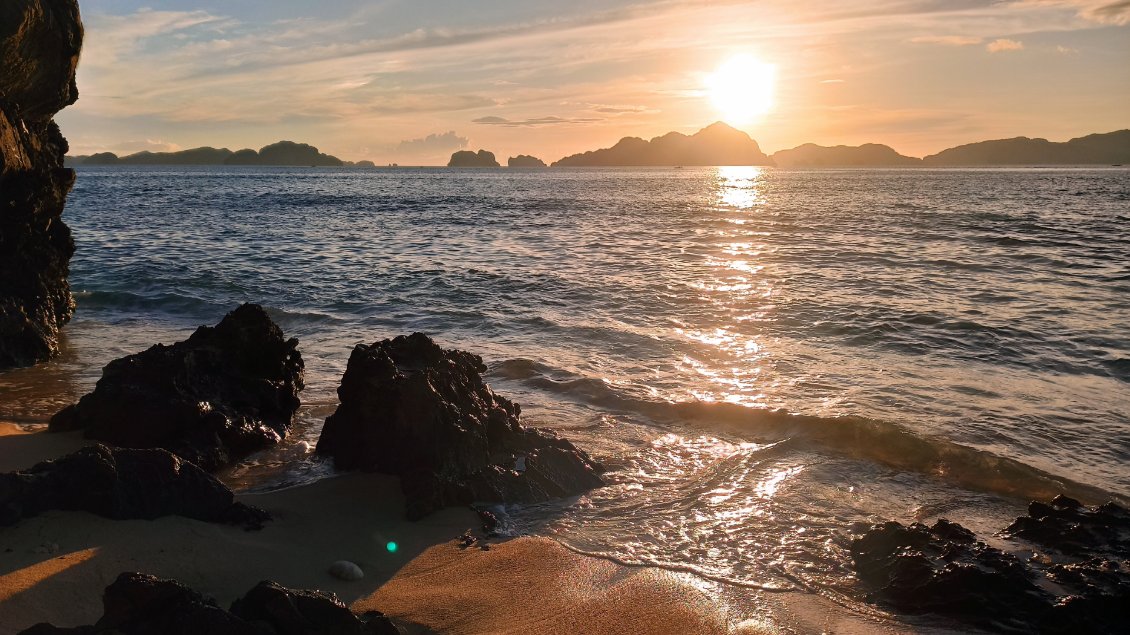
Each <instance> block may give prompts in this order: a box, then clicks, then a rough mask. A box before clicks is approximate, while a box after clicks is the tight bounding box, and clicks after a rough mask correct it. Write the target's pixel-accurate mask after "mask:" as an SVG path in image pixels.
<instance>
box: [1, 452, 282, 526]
mask: <svg viewBox="0 0 1130 635" xmlns="http://www.w3.org/2000/svg"><path fill="white" fill-rule="evenodd" d="M52 509H60V510H67V511H85V512H90V513H92V514H97V515H99V516H104V517H106V518H112V519H115V520H126V519H134V518H138V519H153V518H159V517H161V516H172V515H176V516H185V517H188V518H194V519H196V520H203V521H208V522H224V523H232V524H240V525H244V526H247V527H251V528H254V527H260V526H262V524H263V522H264V521H266V520H267V519H269V518H270V515H269V514H267V513H266V512H264V511H262V510H259V509H255V508H253V507H248V506H246V505H244V504H242V503H237V502H235V499H234V496H233V495H232V491H231V490H230V489H228V488H227V486H226V485H224V484H223V483H221V482H220V481H219V480H217V479H216V478H215V477H213V476H212V475H210V474H208V473H207V472H205V471H203V470H201V469H200V468H198V467H196V466H195V465H193V464H191V463H189V462H187V461H185V460H183V459H181V458H179V457H177V456H175V455H173V454H170V453H169V452H166V451H165V450H125V449H113V448H108V447H106V446H103V445H95V446H91V447H88V448H83V449H81V450H79V451H77V452H75V453H73V454H68V455H67V456H64V457H63V458H60V459H56V460H54V461H47V462H44V463H40V464H38V465H36V466H34V467H32V468H31V469H29V470H25V471H22V472H10V473H7V474H0V525H11V524H14V523H16V522H18V521H19V520H20V519H21V518H30V517H32V516H37V515H39V514H41V513H43V512H45V511H48V510H52Z"/></svg>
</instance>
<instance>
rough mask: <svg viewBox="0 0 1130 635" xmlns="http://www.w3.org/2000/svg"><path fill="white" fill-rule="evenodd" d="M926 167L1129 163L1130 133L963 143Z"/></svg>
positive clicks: (934, 156)
mask: <svg viewBox="0 0 1130 635" xmlns="http://www.w3.org/2000/svg"><path fill="white" fill-rule="evenodd" d="M922 162H923V163H925V164H926V165H945V166H958V165H1086V164H1121V163H1130V130H1117V131H1115V132H1107V133H1101V134H1090V135H1087V136H1085V137H1078V138H1075V139H1071V140H1070V141H1065V142H1062V143H1057V142H1055V141H1048V140H1047V139H1029V138H1028V137H1015V138H1012V139H996V140H993V141H981V142H979V143H967V144H965V145H960V146H957V147H956V148H949V149H948V150H942V151H941V152H939V153H937V154H932V155H930V156H928V157H925V158H924V159H922Z"/></svg>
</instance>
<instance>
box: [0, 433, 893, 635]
mask: <svg viewBox="0 0 1130 635" xmlns="http://www.w3.org/2000/svg"><path fill="white" fill-rule="evenodd" d="M81 445H83V440H82V439H81V438H79V437H77V436H75V435H71V434H48V433H46V432H42V431H28V430H27V429H25V428H23V427H19V426H16V425H14V424H0V468H3V469H4V470H6V471H8V470H13V469H22V468H26V467H29V466H30V465H32V464H34V463H36V462H38V461H41V460H45V459H50V458H53V457H57V456H61V455H63V454H65V453H67V452H70V451H73V450H74V449H76V448H77V447H80V446H81ZM239 500H241V501H242V502H245V503H248V504H252V505H256V506H259V507H262V508H264V509H267V510H269V511H270V512H271V513H272V514H273V515H274V517H275V520H274V521H273V522H270V523H268V524H267V526H266V527H265V528H264V529H263V530H261V531H252V532H248V531H244V530H242V529H240V528H236V527H229V526H224V525H217V524H209V523H204V522H199V521H195V520H190V519H187V518H181V517H166V518H161V519H159V520H155V521H140V520H132V521H114V520H108V519H104V518H101V517H98V516H94V515H91V514H86V513H77V512H57V511H56V512H49V513H46V514H43V515H41V516H38V517H35V518H31V519H26V520H24V521H22V522H20V523H19V524H17V525H15V526H12V527H5V528H2V529H0V616H3V617H2V619H0V635H7V634H9V633H16V632H19V631H20V630H21V629H24V628H26V627H28V626H31V625H32V624H35V623H37V622H41V621H51V622H52V623H54V624H56V625H59V626H75V625H80V624H90V623H93V622H94V621H96V620H97V619H98V617H99V616H100V615H101V612H102V607H101V594H102V589H103V588H104V587H105V586H106V585H108V584H109V583H110V582H111V581H113V579H114V578H115V577H116V576H117V575H118V574H119V573H121V572H123V571H142V572H145V573H151V574H153V575H157V576H160V577H167V578H173V579H176V580H179V581H180V582H182V583H184V584H186V585H188V586H190V587H192V588H194V589H197V590H199V591H201V592H203V593H205V594H207V595H210V596H212V597H214V598H215V599H216V600H217V601H218V602H219V603H220V604H221V605H222V606H226V605H228V604H229V603H230V602H231V601H232V600H234V599H236V598H238V597H240V596H242V595H243V594H244V593H245V592H246V591H247V590H248V589H250V588H251V587H252V586H254V585H255V584H256V583H257V582H259V581H260V580H264V579H271V580H274V581H276V582H279V583H280V584H283V585H285V586H289V587H293V588H318V589H322V590H325V591H330V592H333V593H336V594H337V595H338V596H339V597H340V598H341V599H342V600H343V601H345V602H346V603H348V604H350V605H351V608H353V609H354V610H355V611H358V612H360V611H365V610H370V609H377V610H380V611H382V612H384V613H386V614H388V615H390V616H392V617H393V618H394V619H396V620H397V622H398V624H399V625H401V626H402V627H403V628H405V629H406V630H408V631H409V632H415V633H429V632H440V633H466V634H471V633H561V632H572V633H649V632H655V633H760V632H802V633H803V632H812V633H815V632H841V633H843V632H859V633H863V632H876V631H887V632H899V631H901V630H904V629H903V628H901V627H898V626H896V625H893V624H891V623H888V622H885V621H882V620H875V621H873V620H870V619H866V618H863V617H860V616H858V615H854V614H851V613H849V612H848V611H846V610H843V609H840V608H839V607H837V606H836V605H834V604H832V603H830V602H828V601H826V600H823V599H821V598H818V597H816V596H807V595H803V594H797V593H786V594H768V595H759V594H756V593H753V592H751V593H750V595H749V596H748V597H744V598H735V597H733V594H732V593H730V594H729V595H728V596H725V597H723V596H720V595H718V594H717V593H716V592H715V591H713V590H712V588H711V587H710V586H709V585H708V584H706V583H704V582H703V581H701V580H697V579H695V578H693V577H691V576H689V575H685V574H678V573H673V572H669V571H665V570H660V569H654V568H642V567H626V566H622V565H619V564H616V563H613V562H611V561H608V560H604V559H600V558H594V557H589V556H584V555H579V554H577V553H574V552H572V551H569V550H568V549H566V548H565V547H563V546H561V545H559V544H558V543H556V542H554V541H552V540H549V539H546V538H533V537H525V538H518V539H513V540H509V541H505V542H501V543H493V544H491V545H490V547H489V549H487V550H484V549H482V548H480V547H479V546H475V547H471V548H469V549H463V548H460V547H459V546H458V545H457V544H456V541H455V540H454V539H455V538H456V537H457V536H459V535H460V534H462V533H463V532H464V531H466V530H467V529H472V528H475V527H476V526H477V525H478V520H477V518H476V516H475V515H474V514H473V513H472V512H471V511H470V510H466V509H458V508H448V509H444V510H442V511H440V512H438V513H435V514H433V515H431V516H429V517H428V518H426V519H424V520H422V521H419V522H407V521H405V520H403V515H402V511H401V510H402V508H403V507H402V506H403V498H402V496H401V493H400V488H399V486H398V482H397V480H396V479H395V478H392V477H388V476H382V475H375V474H356V473H355V474H347V475H343V476H339V477H335V478H330V479H325V480H321V481H318V482H316V483H313V484H311V485H306V486H302V487H295V488H291V489H287V490H281V491H275V492H270V493H263V494H247V495H240V496H239ZM389 542H396V543H397V546H398V548H397V549H396V551H395V552H390V551H389V549H388V548H387V545H388V543H389ZM341 559H347V560H351V561H353V562H356V563H357V564H358V565H360V566H361V567H362V569H363V570H364V571H365V577H364V579H362V580H360V581H356V582H345V581H341V580H338V579H336V578H334V577H332V576H330V575H329V573H328V572H327V569H328V567H329V565H330V564H331V563H333V562H334V561H337V560H341Z"/></svg>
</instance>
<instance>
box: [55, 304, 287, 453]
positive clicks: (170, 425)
mask: <svg viewBox="0 0 1130 635" xmlns="http://www.w3.org/2000/svg"><path fill="white" fill-rule="evenodd" d="M297 345H298V340H296V339H290V340H286V339H284V337H283V333H282V331H281V330H280V329H279V327H278V326H276V325H275V323H274V322H272V321H271V318H270V317H268V316H267V313H266V311H264V310H263V308H262V307H260V306H259V305H256V304H244V305H243V306H241V307H239V308H237V309H236V310H234V311H232V312H231V313H229V314H228V315H227V316H225V317H224V319H223V320H222V321H221V322H220V323H219V324H218V325H216V326H215V327H210V326H202V327H200V328H199V329H197V330H196V332H195V333H193V334H192V336H191V337H189V338H188V339H187V340H185V341H183V342H178V343H176V344H173V345H172V346H165V345H163V344H158V345H156V346H153V347H152V348H150V349H149V350H146V351H144V352H141V353H137V354H136V355H130V356H128V357H123V358H121V359H116V360H114V361H112V362H110V363H109V364H107V365H106V367H105V368H104V369H103V370H102V378H101V379H99V380H98V384H97V385H96V386H95V388H94V392H92V393H90V394H88V395H85V396H84V397H83V398H82V399H80V400H79V402H78V403H77V404H74V405H71V406H68V407H66V408H64V409H63V410H62V411H60V412H59V413H58V414H56V415H55V416H54V417H52V419H51V426H50V429H51V430H55V431H60V430H76V429H82V430H84V431H85V435H86V436H87V437H88V438H91V439H98V440H100V441H104V442H106V443H110V444H113V445H117V446H122V447H131V448H164V449H166V450H168V451H170V452H173V453H174V454H177V455H179V456H181V457H184V458H186V459H188V460H189V461H192V462H193V463H195V464H197V465H199V466H200V467H202V468H204V469H206V470H208V471H213V470H215V469H217V468H220V467H222V466H225V465H228V464H230V463H232V462H234V461H236V460H238V459H240V458H243V457H245V456H247V455H248V454H251V453H252V452H255V451H257V450H261V449H263V448H266V447H268V446H270V445H273V444H275V443H278V441H279V440H280V439H281V438H282V437H284V436H286V434H287V432H288V431H289V429H290V423H291V419H292V418H293V416H294V412H295V410H297V408H298V404H299V401H298V391H299V390H300V389H301V388H302V383H303V364H302V356H301V355H299V353H298V350H297Z"/></svg>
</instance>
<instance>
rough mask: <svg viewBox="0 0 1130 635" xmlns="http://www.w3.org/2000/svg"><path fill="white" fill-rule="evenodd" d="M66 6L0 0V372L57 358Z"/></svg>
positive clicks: (70, 8)
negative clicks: (59, 117) (58, 118)
mask: <svg viewBox="0 0 1130 635" xmlns="http://www.w3.org/2000/svg"><path fill="white" fill-rule="evenodd" d="M82 34H83V33H82V22H81V21H80V19H79V12H78V4H77V3H76V2H75V0H57V1H53V2H46V1H44V0H4V2H0V69H3V71H2V72H0V369H2V368H8V367H13V366H27V365H31V364H34V363H36V362H40V361H43V360H45V359H47V358H49V357H51V356H52V355H54V354H55V353H57V352H58V336H59V329H60V328H62V327H63V325H65V324H66V323H67V322H68V321H69V320H70V319H71V314H72V313H74V299H73V298H72V297H71V290H70V285H68V283H67V274H68V272H69V269H70V259H71V255H72V254H73V253H74V249H75V246H74V241H73V240H72V238H71V231H70V229H69V228H68V227H67V226H66V224H64V223H63V221H62V213H63V206H64V204H65V203H66V198H67V193H69V192H70V191H71V186H72V185H73V184H74V179H75V174H74V171H73V170H70V169H67V168H65V167H63V157H64V155H65V154H66V152H67V149H68V146H67V140H66V139H64V138H63V135H62V133H60V132H59V127H58V126H56V125H55V122H54V121H52V119H51V118H52V117H53V116H54V114H55V113H56V112H58V111H59V110H62V109H63V108H64V107H66V106H68V105H70V104H72V103H74V101H75V99H77V98H78V90H77V89H76V87H75V67H76V65H77V64H78V56H79V49H80V48H81V46H82Z"/></svg>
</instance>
